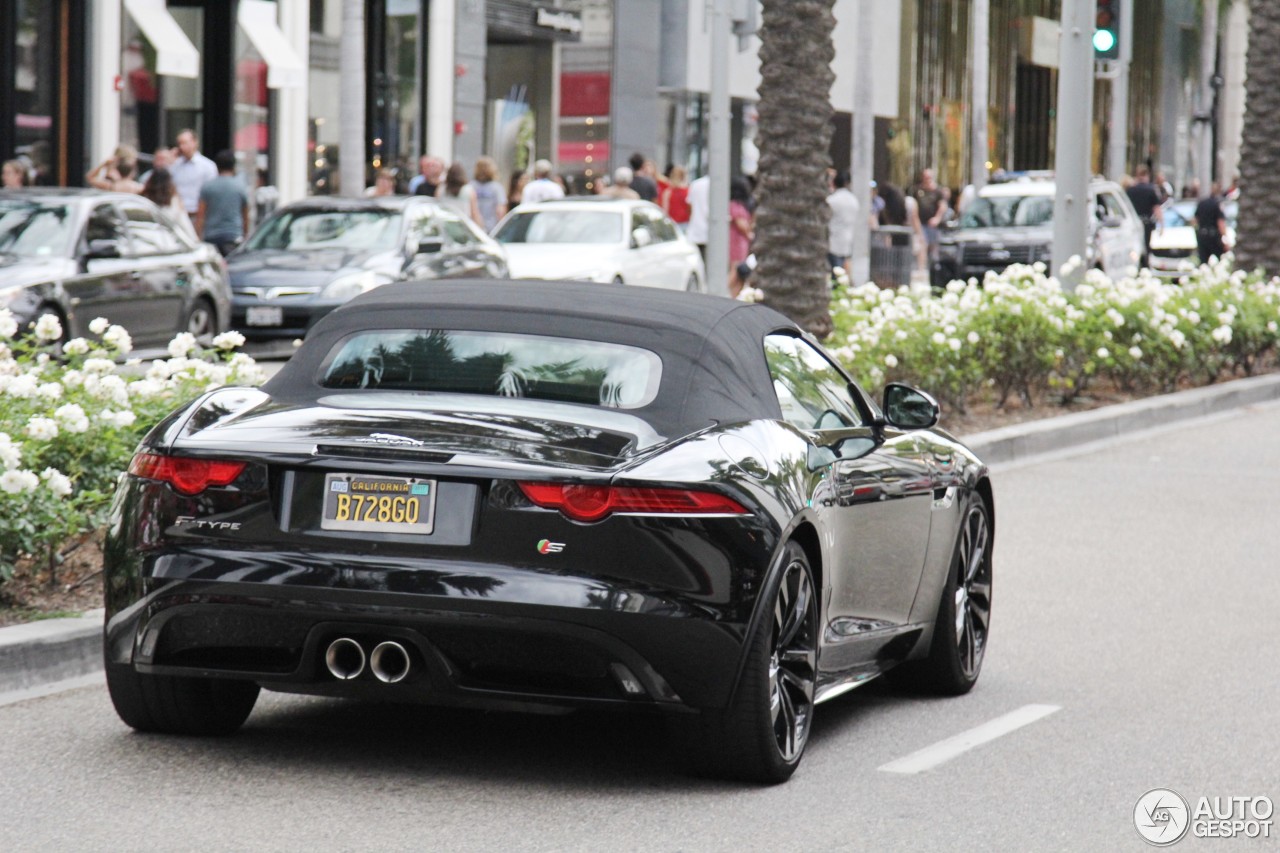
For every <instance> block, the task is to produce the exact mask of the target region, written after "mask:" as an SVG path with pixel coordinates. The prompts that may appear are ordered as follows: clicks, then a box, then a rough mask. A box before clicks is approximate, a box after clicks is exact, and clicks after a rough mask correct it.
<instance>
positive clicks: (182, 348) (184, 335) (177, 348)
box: [169, 332, 196, 358]
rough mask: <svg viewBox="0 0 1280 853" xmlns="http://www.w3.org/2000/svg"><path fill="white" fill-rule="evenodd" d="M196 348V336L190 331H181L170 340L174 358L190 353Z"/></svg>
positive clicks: (170, 352)
mask: <svg viewBox="0 0 1280 853" xmlns="http://www.w3.org/2000/svg"><path fill="white" fill-rule="evenodd" d="M195 348H196V336H195V335H193V334H191V333H190V332H179V333H178V334H177V335H176V336H174V339H173V340H171V341H169V355H171V356H173V357H174V358H183V357H184V356H187V355H190V354H191V351H192V350H194V349H195Z"/></svg>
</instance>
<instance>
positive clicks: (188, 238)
mask: <svg viewBox="0 0 1280 853" xmlns="http://www.w3.org/2000/svg"><path fill="white" fill-rule="evenodd" d="M0 307H7V308H9V309H10V310H11V311H13V313H14V315H15V318H16V319H17V320H18V322H19V324H20V325H22V326H25V325H26V324H27V323H28V322H30V321H32V320H35V319H36V318H38V317H39V316H41V315H42V314H56V315H57V316H58V318H59V320H60V321H61V322H62V327H63V330H64V334H65V335H66V337H68V338H70V337H76V336H83V335H86V334H87V333H88V332H87V327H88V324H89V323H90V321H92V320H93V319H94V318H95V317H106V318H108V319H109V320H111V322H113V323H118V324H120V325H121V326H124V327H125V328H126V329H128V330H129V333H130V335H131V336H132V338H133V342H134V345H135V346H138V347H147V346H155V345H159V344H163V343H166V342H167V341H169V340H170V339H171V338H172V337H173V336H174V334H176V333H177V332H185V331H189V332H192V333H194V334H196V335H197V336H199V337H202V338H207V337H211V336H212V335H214V334H217V333H218V332H220V331H222V330H224V329H226V328H227V323H228V321H229V319H230V312H231V298H230V289H229V287H228V285H227V275H226V271H225V268H224V267H223V264H222V258H221V257H220V256H219V255H218V253H217V251H216V250H215V249H214V248H213V247H212V246H209V245H208V244H205V243H201V242H199V241H197V240H196V239H195V237H194V236H192V235H191V234H189V233H188V232H187V231H185V230H184V229H182V228H180V227H178V226H176V225H175V224H174V223H173V222H172V221H171V220H170V219H169V218H168V216H167V214H165V213H164V212H163V211H161V210H160V209H159V208H157V207H156V206H155V205H154V204H152V203H151V202H150V201H147V200H146V199H144V198H142V197H141V196H136V195H130V194H127V193H105V192H99V191H98V190H77V189H24V190H14V191H10V192H0Z"/></svg>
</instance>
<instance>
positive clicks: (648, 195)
mask: <svg viewBox="0 0 1280 853" xmlns="http://www.w3.org/2000/svg"><path fill="white" fill-rule="evenodd" d="M629 162H630V164H631V180H630V182H629V186H630V189H631V190H633V191H634V192H635V194H636V196H637V197H638V198H642V199H644V200H645V201H657V200H658V182H657V181H655V180H654V179H653V176H652V175H650V174H649V173H648V168H649V166H650V163H649V161H647V160H645V158H644V155H643V154H641V153H640V152H639V151H637V152H636V153H634V154H632V155H631V160H630V161H629ZM613 183H614V186H617V184H618V178H617V174H616V173H615V174H614V179H613Z"/></svg>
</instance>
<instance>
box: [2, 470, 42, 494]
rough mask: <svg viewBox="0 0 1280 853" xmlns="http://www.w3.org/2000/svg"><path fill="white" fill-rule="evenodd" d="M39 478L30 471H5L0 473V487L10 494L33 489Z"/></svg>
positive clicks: (38, 483)
mask: <svg viewBox="0 0 1280 853" xmlns="http://www.w3.org/2000/svg"><path fill="white" fill-rule="evenodd" d="M38 485H40V478H39V477H37V476H36V475H35V474H34V473H33V472H31V471H5V472H4V473H3V474H0V489H3V490H4V491H6V492H8V493H9V494H11V495H17V494H21V493H22V492H30V491H34V490H35V488H36V486H38Z"/></svg>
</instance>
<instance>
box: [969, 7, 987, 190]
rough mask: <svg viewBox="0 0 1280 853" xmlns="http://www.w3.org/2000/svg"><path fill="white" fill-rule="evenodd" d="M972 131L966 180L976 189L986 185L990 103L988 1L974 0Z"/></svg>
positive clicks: (972, 26)
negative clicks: (967, 177)
mask: <svg viewBox="0 0 1280 853" xmlns="http://www.w3.org/2000/svg"><path fill="white" fill-rule="evenodd" d="M970 26H971V28H972V30H973V32H972V35H971V40H972V42H973V49H972V50H971V51H970V53H971V55H972V57H973V69H972V74H973V115H972V117H971V118H972V120H973V129H972V131H971V133H970V147H971V148H972V149H973V150H972V151H971V152H970V156H971V157H972V160H971V161H970V167H969V181H970V182H971V183H972V184H973V188H974V189H975V190H980V189H982V188H983V187H985V186H986V185H987V155H988V154H989V153H990V152H989V151H988V150H987V149H988V147H989V143H988V141H987V122H988V120H989V119H990V107H989V102H990V100H991V0H973V21H972V23H971V24H970Z"/></svg>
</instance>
